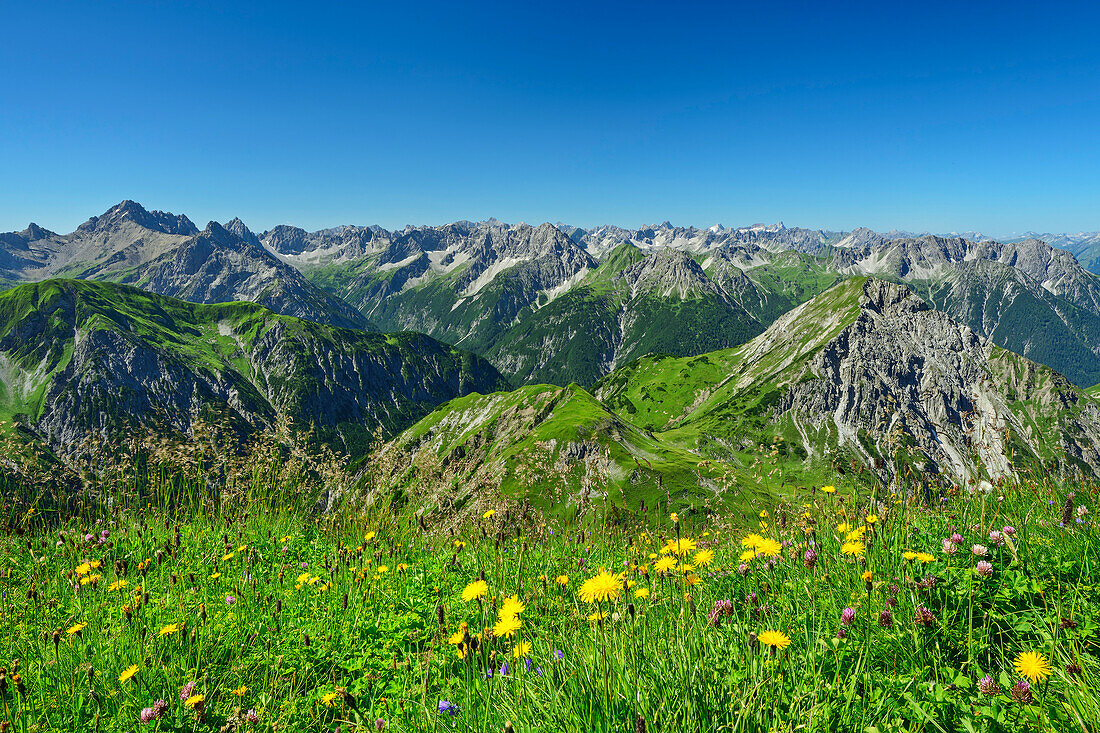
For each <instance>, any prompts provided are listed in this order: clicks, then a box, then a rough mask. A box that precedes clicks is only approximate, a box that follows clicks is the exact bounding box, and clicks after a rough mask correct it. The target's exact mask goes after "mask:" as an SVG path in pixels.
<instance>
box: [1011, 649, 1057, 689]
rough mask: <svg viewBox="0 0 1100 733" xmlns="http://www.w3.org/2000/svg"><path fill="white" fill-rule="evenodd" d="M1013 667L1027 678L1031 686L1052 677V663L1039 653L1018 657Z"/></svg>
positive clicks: (1027, 653) (1022, 654) (1023, 654)
mask: <svg viewBox="0 0 1100 733" xmlns="http://www.w3.org/2000/svg"><path fill="white" fill-rule="evenodd" d="M1012 666H1013V667H1014V668H1015V669H1016V673H1017V674H1019V675H1020V676H1021V677H1027V678H1028V679H1029V680H1030V681H1031V684H1033V685H1034V684H1035V683H1037V682H1038V681H1039V680H1043V679H1046V678H1047V677H1050V675H1051V672H1052V670H1051V668H1050V662H1049V661H1048V660H1047V658H1046V657H1045V656H1043V655H1042V654H1039V653H1038V652H1023V653H1021V654H1019V655H1017V657H1016V659H1015V661H1014V662H1013V663H1012Z"/></svg>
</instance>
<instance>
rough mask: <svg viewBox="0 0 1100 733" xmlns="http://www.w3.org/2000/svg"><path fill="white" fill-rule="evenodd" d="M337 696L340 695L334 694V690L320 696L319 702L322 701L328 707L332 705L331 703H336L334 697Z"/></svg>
mask: <svg viewBox="0 0 1100 733" xmlns="http://www.w3.org/2000/svg"><path fill="white" fill-rule="evenodd" d="M338 697H340V696H339V695H338V694H336V693H335V692H329V693H326V694H325V695H322V696H321V702H323V703H324V704H325V705H327V706H329V707H332V706H333V705H335V704H336V698H338Z"/></svg>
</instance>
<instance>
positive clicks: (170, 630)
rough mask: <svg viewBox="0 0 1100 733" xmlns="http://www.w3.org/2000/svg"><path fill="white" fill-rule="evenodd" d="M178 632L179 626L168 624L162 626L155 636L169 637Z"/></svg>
mask: <svg viewBox="0 0 1100 733" xmlns="http://www.w3.org/2000/svg"><path fill="white" fill-rule="evenodd" d="M179 630H180V625H179V624H168V625H167V626H162V627H161V628H160V631H159V632H157V636H171V635H172V634H174V633H176V632H177V631H179Z"/></svg>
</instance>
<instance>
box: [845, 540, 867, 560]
mask: <svg viewBox="0 0 1100 733" xmlns="http://www.w3.org/2000/svg"><path fill="white" fill-rule="evenodd" d="M866 549H867V546H866V545H864V544H863V543H862V542H845V543H844V544H843V545H842V546H841V547H840V554H842V555H852V556H854V557H861V556H862V555H863V551H864V550H866Z"/></svg>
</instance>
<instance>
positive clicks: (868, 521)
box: [864, 514, 878, 524]
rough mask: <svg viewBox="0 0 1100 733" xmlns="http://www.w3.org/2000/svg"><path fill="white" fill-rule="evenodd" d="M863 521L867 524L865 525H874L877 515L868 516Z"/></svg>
mask: <svg viewBox="0 0 1100 733" xmlns="http://www.w3.org/2000/svg"><path fill="white" fill-rule="evenodd" d="M864 521H865V522H867V524H874V523H875V522H877V521H878V515H877V514H868V515H867V518H866V519H865V520H864Z"/></svg>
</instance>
